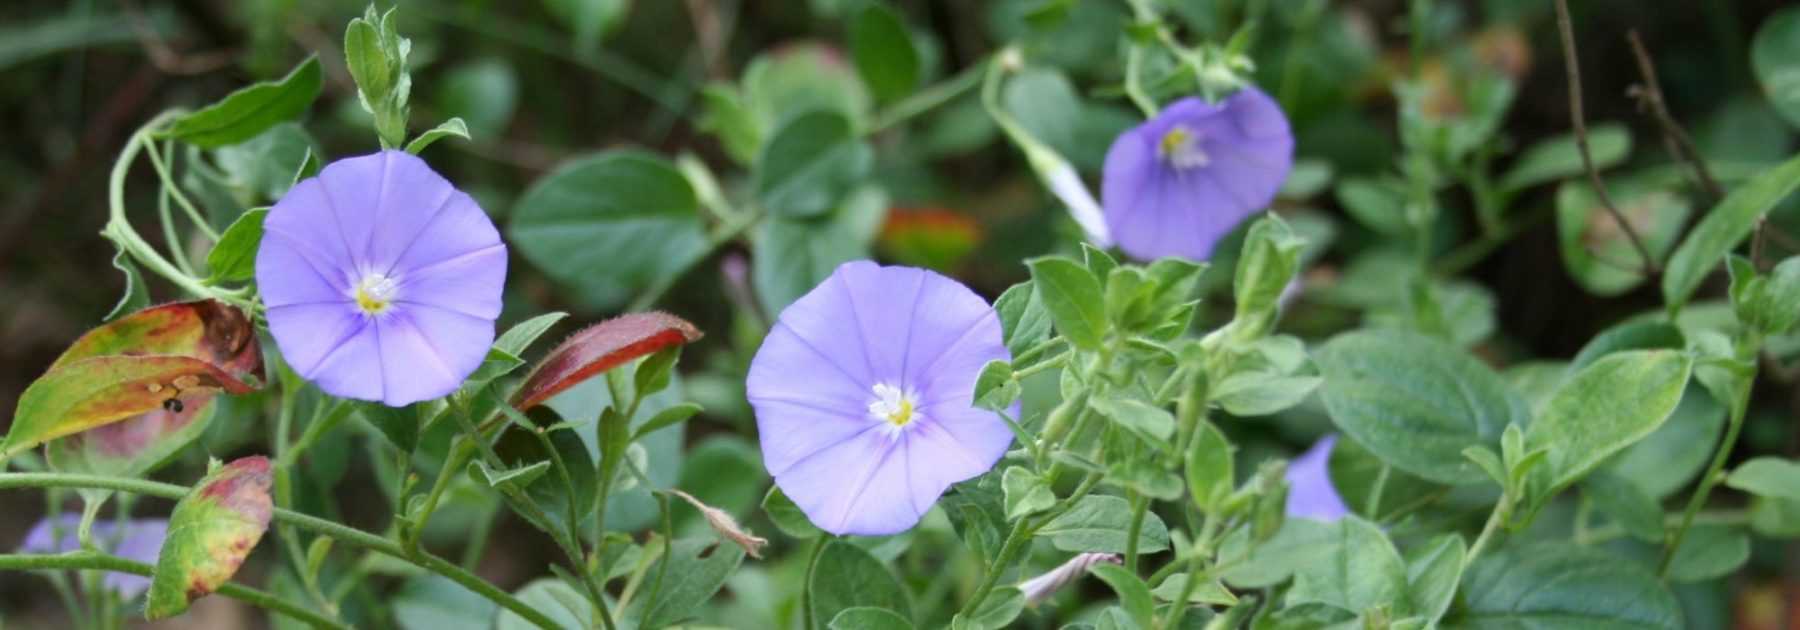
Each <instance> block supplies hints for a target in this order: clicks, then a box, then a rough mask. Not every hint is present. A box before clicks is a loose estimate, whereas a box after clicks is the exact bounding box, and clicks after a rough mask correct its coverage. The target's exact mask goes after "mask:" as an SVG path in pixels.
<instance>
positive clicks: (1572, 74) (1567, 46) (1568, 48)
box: [1556, 0, 1658, 273]
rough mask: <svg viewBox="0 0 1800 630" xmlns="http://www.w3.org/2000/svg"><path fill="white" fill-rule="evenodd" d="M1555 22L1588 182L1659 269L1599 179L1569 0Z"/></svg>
mask: <svg viewBox="0 0 1800 630" xmlns="http://www.w3.org/2000/svg"><path fill="white" fill-rule="evenodd" d="M1556 26H1557V28H1558V30H1560V31H1561V32H1562V52H1563V66H1564V67H1565V68H1567V69H1568V74H1569V118H1570V122H1572V123H1573V124H1574V126H1575V146H1576V147H1577V148H1579V149H1580V150H1581V164H1582V166H1583V167H1585V168H1586V169H1587V174H1588V182H1589V183H1591V184H1592V185H1593V187H1594V194H1595V195H1597V196H1599V197H1600V204H1601V205H1602V206H1605V207H1606V211H1607V212H1608V213H1611V214H1612V216H1613V220H1615V221H1618V223H1619V228H1620V229H1621V230H1623V231H1624V232H1625V236H1626V237H1627V238H1629V239H1630V240H1631V247H1632V248H1633V249H1636V250H1637V253H1638V257H1640V258H1643V259H1644V268H1645V269H1648V270H1650V271H1651V272H1652V273H1655V271H1656V270H1657V269H1658V267H1657V264H1656V258H1655V257H1653V256H1651V255H1650V249H1649V248H1648V247H1645V246H1644V239H1643V238H1641V237H1639V236H1638V233H1637V228H1634V227H1632V226H1631V223H1630V222H1629V221H1626V220H1625V215H1624V213H1622V212H1619V208H1618V206H1615V205H1613V201H1612V195H1610V194H1608V193H1607V192H1606V183H1605V182H1603V181H1601V180H1600V171H1599V170H1597V169H1595V168H1594V156H1593V151H1592V150H1590V149H1589V148H1588V133H1587V121H1586V120H1584V119H1583V118H1582V113H1581V59H1580V58H1579V56H1577V55H1576V53H1575V32H1574V28H1573V27H1571V26H1570V25H1569V2H1568V0H1556Z"/></svg>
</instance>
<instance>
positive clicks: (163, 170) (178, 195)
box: [148, 150, 219, 243]
mask: <svg viewBox="0 0 1800 630" xmlns="http://www.w3.org/2000/svg"><path fill="white" fill-rule="evenodd" d="M148 155H149V156H150V167H151V168H153V169H156V176H157V177H160V178H162V185H163V191H164V193H165V194H167V195H169V196H171V197H174V198H175V203H176V205H179V206H181V211H182V212H185V213H187V216H188V220H189V221H193V222H194V227H196V228H200V232H201V233H203V234H205V235H206V237H207V238H210V239H212V241H213V242H214V243H217V242H219V231H218V230H214V229H213V226H212V223H210V222H208V221H207V220H206V216H205V215H202V214H200V208H199V207H197V206H195V205H194V202H193V201H192V200H190V199H188V197H187V193H184V192H181V187H180V186H178V185H176V184H175V177H174V176H173V175H171V174H170V172H169V165H168V163H167V162H165V161H164V160H163V156H162V155H161V154H159V153H157V152H156V151H155V150H152V151H150V152H149V153H148Z"/></svg>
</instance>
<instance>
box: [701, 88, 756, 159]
mask: <svg viewBox="0 0 1800 630" xmlns="http://www.w3.org/2000/svg"><path fill="white" fill-rule="evenodd" d="M700 98H701V100H702V102H703V103H705V105H706V109H705V112H704V113H703V114H701V117H700V120H699V121H698V122H697V123H696V126H698V127H699V128H700V129H703V130H705V131H709V132H712V134H713V135H716V136H718V137H719V143H720V144H721V145H724V148H725V153H726V154H728V155H730V156H731V159H733V160H737V162H738V163H739V164H746V165H747V164H750V163H752V162H754V161H756V152H757V150H759V149H761V148H762V140H763V127H762V124H761V123H760V122H759V121H758V120H757V118H756V114H755V113H754V112H752V111H750V109H749V107H748V105H746V104H745V103H744V97H743V96H741V95H740V94H739V93H738V90H737V88H736V87H735V86H732V85H730V84H724V83H715V84H711V85H707V86H706V87H705V88H703V89H701V90H700Z"/></svg>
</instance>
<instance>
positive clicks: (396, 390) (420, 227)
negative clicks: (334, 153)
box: [256, 150, 506, 407]
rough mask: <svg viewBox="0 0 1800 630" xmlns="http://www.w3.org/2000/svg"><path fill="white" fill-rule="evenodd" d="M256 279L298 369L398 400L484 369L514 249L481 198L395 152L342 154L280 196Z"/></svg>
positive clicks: (346, 390) (426, 395)
mask: <svg viewBox="0 0 1800 630" xmlns="http://www.w3.org/2000/svg"><path fill="white" fill-rule="evenodd" d="M256 283H257V285H258V287H259V289H260V291H261V292H262V299H263V302H264V303H265V304H267V305H268V318H269V332H271V333H273V334H274V336H275V343H276V345H277V346H280V348H281V354H282V356H283V357H285V358H286V359H287V362H288V365H290V366H292V367H293V368H294V371H296V372H298V373H299V374H300V375H301V376H302V377H304V378H306V379H307V380H310V381H313V382H316V383H318V385H319V388H320V389H323V390H325V391H326V392H327V393H330V394H332V395H334V396H341V397H344V398H355V399H359V400H375V401H381V402H383V403H385V404H387V405H389V406H395V407H398V406H402V405H406V404H409V403H413V402H418V401H421V400H427V399H431V398H437V397H439V396H443V395H445V394H448V393H450V392H451V391H453V390H455V389H456V387H457V386H458V385H460V384H462V382H463V379H465V378H467V377H468V376H469V373H471V372H473V371H475V368H476V367H477V366H479V365H481V360H482V358H483V357H485V356H486V355H487V351H488V345H489V344H492V343H493V341H494V319H495V318H496V317H499V315H500V291H501V288H502V287H503V286H504V285H505V283H506V246H505V245H504V244H502V243H501V242H500V233H499V232H498V231H496V230H494V224H493V222H491V221H489V220H488V217H487V214H486V213H484V212H482V211H481V207H480V206H477V205H475V200H474V199H471V198H470V197H469V196H468V195H467V194H464V193H463V192H462V191H459V190H457V189H456V188H455V187H453V186H451V185H450V182H448V181H445V180H444V178H443V177H441V176H439V175H438V174H437V173H436V172H434V171H432V170H431V167H429V166H426V164H425V162H424V161H423V160H420V159H419V158H417V157H414V156H413V155H411V154H409V153H406V152H403V151H391V150H390V151H382V152H380V153H377V154H374V155H366V156H363V157H357V158H350V159H345V160H339V161H336V162H333V163H331V164H330V165H329V166H326V167H325V170H324V171H322V172H320V173H319V176H318V177H314V178H312V179H308V180H306V181H303V182H300V183H299V184H296V185H294V188H293V189H292V190H289V191H288V193H287V195H286V196H284V197H282V198H281V201H280V202H277V203H276V204H275V207H274V208H272V209H271V210H270V211H269V216H268V219H267V220H266V221H265V222H264V224H263V240H262V247H261V249H260V250H258V251H257V253H256Z"/></svg>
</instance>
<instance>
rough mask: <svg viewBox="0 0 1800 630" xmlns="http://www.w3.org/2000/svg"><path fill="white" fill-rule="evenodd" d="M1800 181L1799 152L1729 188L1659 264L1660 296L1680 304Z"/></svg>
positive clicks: (1674, 304)
mask: <svg viewBox="0 0 1800 630" xmlns="http://www.w3.org/2000/svg"><path fill="white" fill-rule="evenodd" d="M1797 186H1800V157H1794V158H1792V159H1789V160H1788V161H1786V162H1783V163H1781V165H1780V166H1777V167H1775V168H1772V169H1769V170H1767V171H1764V172H1763V173H1761V174H1759V175H1757V176H1756V177H1754V178H1751V179H1750V181H1748V182H1745V183H1744V184H1742V185H1740V186H1738V187H1737V188H1734V189H1732V191H1731V193H1730V194H1728V195H1726V196H1725V199H1724V200H1722V201H1720V202H1719V205H1716V206H1713V208H1712V210H1710V211H1707V212H1706V214H1705V216H1704V217H1702V218H1701V219H1700V222H1699V223H1698V224H1696V225H1695V226H1694V229H1693V231H1692V232H1691V233H1690V234H1688V237H1687V240H1684V241H1682V242H1681V246H1680V247H1677V248H1675V254H1674V255H1672V256H1670V257H1669V263H1668V265H1667V266H1666V268H1665V269H1664V270H1663V282H1662V293H1663V301H1664V302H1667V303H1668V305H1669V307H1670V308H1679V307H1680V306H1681V305H1683V304H1686V303H1687V300H1688V298H1689V297H1691V296H1692V295H1693V294H1694V290H1695V289H1698V288H1699V287H1700V282H1701V281H1702V280H1705V279H1706V276H1707V275H1708V274H1710V273H1712V271H1713V269H1714V268H1716V267H1717V266H1718V264H1719V260H1720V259H1723V258H1724V257H1725V255H1726V254H1728V253H1731V250H1733V249H1735V248H1736V247H1737V246H1738V243H1741V242H1743V240H1744V237H1747V236H1749V235H1750V232H1751V230H1753V229H1755V228H1756V223H1757V221H1760V220H1762V218H1763V216H1764V215H1766V214H1768V213H1769V210H1770V209H1772V208H1774V207H1775V204H1777V203H1780V202H1781V200H1782V199H1785V198H1786V197H1787V196H1788V193H1791V192H1793V191H1794V188H1795V187H1797Z"/></svg>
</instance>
